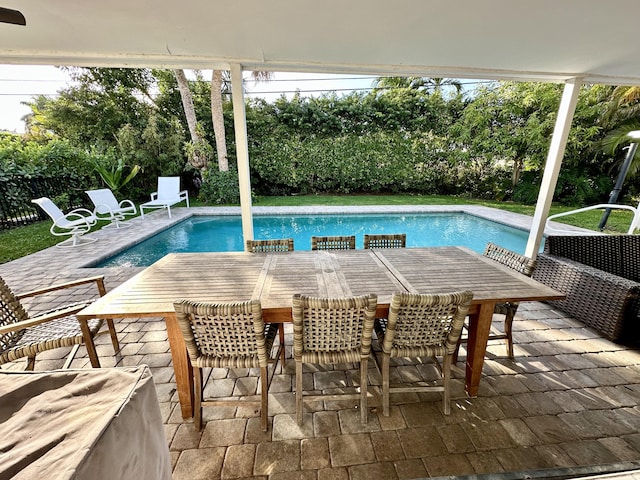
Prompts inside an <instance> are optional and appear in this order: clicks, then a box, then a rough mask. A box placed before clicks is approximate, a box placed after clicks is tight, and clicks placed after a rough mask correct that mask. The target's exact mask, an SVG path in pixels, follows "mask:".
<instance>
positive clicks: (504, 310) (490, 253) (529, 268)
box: [454, 242, 537, 361]
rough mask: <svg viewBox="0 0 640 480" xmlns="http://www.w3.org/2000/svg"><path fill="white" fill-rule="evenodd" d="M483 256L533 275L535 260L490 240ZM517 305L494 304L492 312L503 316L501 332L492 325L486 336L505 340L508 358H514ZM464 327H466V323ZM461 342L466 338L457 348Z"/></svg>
mask: <svg viewBox="0 0 640 480" xmlns="http://www.w3.org/2000/svg"><path fill="white" fill-rule="evenodd" d="M484 256H485V257H487V258H490V259H491V260H494V261H496V262H498V263H500V264H501V265H504V266H506V267H509V268H510V269H512V270H515V271H516V272H518V273H521V274H523V275H526V276H527V277H530V276H531V275H533V271H534V270H535V268H536V263H537V261H536V260H533V259H531V258H529V257H525V256H524V255H520V254H519V253H516V252H513V251H511V250H508V249H506V248H503V247H500V246H499V245H496V244H495V243H491V242H489V243H487V246H486V247H485V250H484ZM518 305H520V304H519V303H518V302H505V303H497V304H496V306H495V309H494V310H493V313H494V314H498V315H504V316H505V317H504V329H503V330H502V332H500V331H498V330H497V328H496V327H494V326H492V328H491V333H490V334H489V337H488V340H506V347H507V356H508V357H509V358H514V355H513V319H514V318H515V316H516V312H517V311H518ZM465 328H467V326H466V325H465ZM461 343H467V339H466V338H460V341H459V342H458V348H459V346H460V344H461ZM457 359H458V350H457V349H456V354H455V355H454V361H457Z"/></svg>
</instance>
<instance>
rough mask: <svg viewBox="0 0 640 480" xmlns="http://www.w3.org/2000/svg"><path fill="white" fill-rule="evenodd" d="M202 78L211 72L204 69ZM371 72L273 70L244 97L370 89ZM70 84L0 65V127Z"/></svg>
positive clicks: (14, 124)
mask: <svg viewBox="0 0 640 480" xmlns="http://www.w3.org/2000/svg"><path fill="white" fill-rule="evenodd" d="M203 76H204V78H210V76H211V72H210V71H204V72H203ZM374 78H375V77H373V76H361V77H359V76H356V75H328V74H319V73H308V74H303V73H291V72H276V73H275V74H274V76H273V78H272V79H271V80H269V81H268V82H259V83H256V82H253V81H248V82H246V83H245V88H246V95H247V97H261V98H265V99H266V100H268V101H270V100H274V99H276V98H278V97H279V96H280V95H282V94H283V93H284V94H285V95H287V96H289V97H290V96H292V95H293V94H294V93H295V92H296V90H299V91H300V93H301V95H303V96H317V95H321V94H322V93H323V92H327V91H332V90H333V91H336V93H337V94H338V95H340V94H342V93H348V92H349V91H353V90H354V89H355V90H358V91H362V89H370V88H371V83H372V82H373V79H374ZM70 84H71V80H70V79H69V76H68V75H67V73H66V72H64V71H62V70H61V69H59V68H56V67H53V66H34V65H0V131H2V130H7V131H9V132H16V133H23V132H24V122H23V121H22V120H21V119H22V117H23V116H24V115H26V114H28V113H30V111H31V110H30V109H29V107H27V106H25V105H22V102H27V101H30V100H31V98H32V97H33V96H35V95H51V96H55V95H56V94H57V92H58V91H59V90H62V89H64V88H66V87H67V86H69V85H70Z"/></svg>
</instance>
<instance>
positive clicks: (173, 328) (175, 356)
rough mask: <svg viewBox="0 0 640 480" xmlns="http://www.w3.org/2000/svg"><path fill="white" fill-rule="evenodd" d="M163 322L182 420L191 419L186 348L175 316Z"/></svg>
mask: <svg viewBox="0 0 640 480" xmlns="http://www.w3.org/2000/svg"><path fill="white" fill-rule="evenodd" d="M164 321H165V323H166V325H167V336H168V338H169V347H170V348H171V359H172V361H173V371H174V373H175V376H176V386H177V389H178V399H179V400H180V408H181V410H182V418H184V419H187V418H191V417H193V367H192V366H191V362H190V361H189V356H188V355H187V347H186V345H185V343H184V338H183V337H182V332H181V331H180V325H178V319H177V318H176V316H175V315H169V316H167V317H165V319H164Z"/></svg>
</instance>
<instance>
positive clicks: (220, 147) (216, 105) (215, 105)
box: [211, 70, 229, 172]
mask: <svg viewBox="0 0 640 480" xmlns="http://www.w3.org/2000/svg"><path fill="white" fill-rule="evenodd" d="M211 120H212V122H213V133H214V135H215V137H216V152H217V154H218V169H219V170H220V171H221V172H226V171H228V170H229V159H228V158H227V140H226V137H225V133H224V116H223V113H222V72H221V71H220V70H214V71H213V74H212V75H211Z"/></svg>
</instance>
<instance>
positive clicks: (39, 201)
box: [31, 197, 64, 222]
mask: <svg viewBox="0 0 640 480" xmlns="http://www.w3.org/2000/svg"><path fill="white" fill-rule="evenodd" d="M31 202H32V203H35V204H36V205H38V206H39V207H40V208H41V209H42V210H44V212H45V213H46V214H47V215H49V216H50V217H51V219H52V220H53V221H54V222H56V221H58V220H59V219H61V218H64V213H63V212H62V210H60V209H59V208H58V206H57V205H56V204H55V203H53V201H51V200H50V199H48V198H47V197H42V198H36V199H34V200H31Z"/></svg>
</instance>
